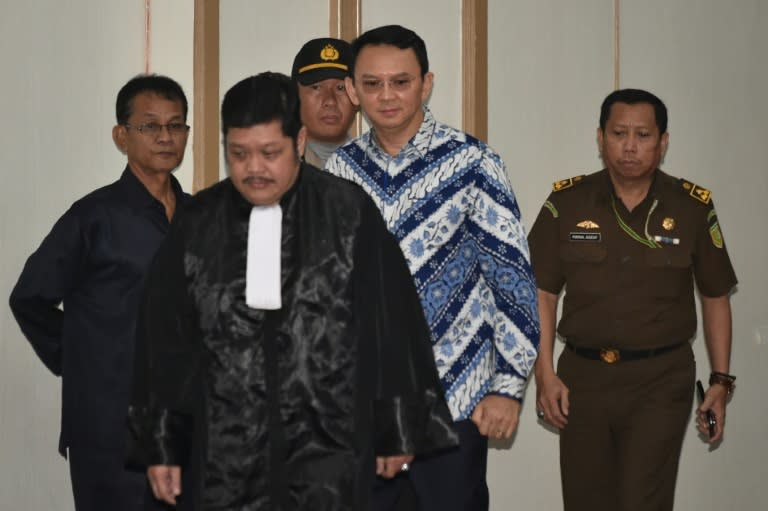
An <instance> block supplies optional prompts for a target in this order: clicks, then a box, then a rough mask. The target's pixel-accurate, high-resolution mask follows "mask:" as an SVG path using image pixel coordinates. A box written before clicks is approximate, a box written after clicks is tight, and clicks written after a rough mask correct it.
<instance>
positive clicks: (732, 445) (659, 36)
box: [621, 0, 768, 511]
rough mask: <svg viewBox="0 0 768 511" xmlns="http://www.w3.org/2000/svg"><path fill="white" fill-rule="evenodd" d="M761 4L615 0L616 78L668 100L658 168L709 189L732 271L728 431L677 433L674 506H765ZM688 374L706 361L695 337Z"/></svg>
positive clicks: (767, 377) (766, 279)
mask: <svg viewBox="0 0 768 511" xmlns="http://www.w3.org/2000/svg"><path fill="white" fill-rule="evenodd" d="M767 24H768V4H766V2H764V1H763V0H735V1H732V2H718V1H716V0H706V1H701V0H676V1H675V2H669V1H664V0H650V1H646V2H642V3H639V2H622V23H621V34H622V44H621V53H622V63H621V70H622V73H621V85H622V87H640V88H647V89H649V90H651V91H653V92H654V93H656V94H657V95H659V96H660V97H661V98H662V99H663V100H664V101H665V103H666V104H667V107H668V109H669V115H670V123H669V131H670V147H669V153H668V155H667V158H666V161H665V162H664V164H663V166H662V167H663V168H664V169H665V170H667V171H668V172H670V173H671V174H673V175H677V176H681V177H685V178H687V179H689V180H691V181H693V182H695V183H697V184H700V185H702V186H705V187H707V188H710V189H712V190H713V200H714V202H715V204H716V205H717V211H718V216H719V221H720V224H721V226H722V228H723V233H724V236H725V240H726V243H727V246H728V251H729V253H730V255H731V259H732V261H733V264H734V266H735V268H736V274H737V276H738V277H739V280H740V281H741V284H740V285H739V287H738V291H737V292H736V293H735V294H734V295H733V297H732V305H733V317H734V325H733V332H734V335H733V339H734V347H733V357H732V361H731V372H732V373H733V374H736V375H737V376H738V378H739V379H738V384H739V385H738V390H737V391H736V393H735V394H734V396H733V399H732V401H731V403H730V405H729V407H728V419H727V420H728V424H727V428H726V433H725V439H724V441H723V442H722V444H721V445H720V446H718V447H717V448H716V449H715V450H714V451H712V452H709V451H708V448H707V446H706V445H705V444H703V443H702V442H701V441H700V440H699V438H698V436H697V435H696V433H695V431H694V429H693V425H691V426H690V430H689V432H688V435H687V436H686V439H685V444H684V446H683V453H682V458H681V462H680V475H679V478H678V489H677V497H676V507H675V509H680V510H682V511H686V510H694V509H764V508H765V502H766V500H768V486H767V485H766V482H765V481H766V476H767V475H768V470H767V469H766V466H768V465H766V461H765V460H766V459H767V458H768V442H766V439H765V433H766V423H768V406H766V404H765V397H764V394H765V389H766V388H767V387H768V371H766V367H768V298H767V295H766V289H768V272H767V271H766V269H765V261H766V260H768V230H767V229H766V228H765V226H764V225H763V224H764V222H765V219H766V218H768V201H767V200H766V197H767V196H768V163H766V157H765V152H766V144H767V143H768V102H766V100H765V93H766V91H768V67H766V65H765V62H766V58H765V50H766V48H768V32H766V30H765V27H766V25H767ZM694 352H695V354H696V359H697V361H698V364H697V374H698V376H699V377H700V378H701V379H702V380H706V379H707V376H708V374H709V363H708V360H707V355H706V349H705V346H704V340H703V335H702V334H701V332H699V334H698V335H697V338H696V341H695V342H694Z"/></svg>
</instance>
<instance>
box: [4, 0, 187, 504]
mask: <svg viewBox="0 0 768 511" xmlns="http://www.w3.org/2000/svg"><path fill="white" fill-rule="evenodd" d="M152 4H153V6H154V7H155V8H154V9H153V12H154V16H153V20H152V27H153V35H152V39H153V52H152V53H153V68H152V70H154V71H156V72H159V73H165V74H169V75H170V76H172V77H174V78H176V79H177V80H179V81H180V82H181V84H182V86H183V87H184V89H185V92H186V93H187V96H188V97H189V99H190V100H191V98H192V13H193V11H192V1H191V0H162V1H155V2H152ZM0 8H1V9H2V16H0V62H2V63H3V69H2V94H0V112H2V115H3V122H2V123H1V124H0V254H2V255H1V256H0V257H1V258H2V259H0V261H1V262H2V264H0V300H2V304H6V303H7V299H8V296H9V295H10V292H11V288H12V287H13V285H14V284H15V282H16V278H17V277H18V275H19V273H20V271H21V268H22V266H23V264H24V261H25V260H26V258H27V256H28V255H29V254H30V253H31V252H32V251H33V250H34V249H35V248H37V246H38V245H39V244H40V241H41V240H42V238H43V237H44V236H45V235H46V234H47V233H48V231H49V230H50V228H51V227H52V225H53V222H54V221H55V220H56V219H57V218H58V217H59V216H60V215H61V214H62V213H63V212H64V211H65V210H66V209H67V208H68V207H69V205H70V204H71V203H72V202H73V201H74V200H76V199H77V198H79V197H81V196H82V195H84V194H86V193H88V192H89V191H91V190H93V189H95V188H97V187H99V186H102V185H104V184H107V183H109V182H112V181H114V180H116V179H117V178H118V177H119V176H120V173H121V172H122V170H123V168H124V166H125V159H124V157H123V155H121V154H120V153H119V152H118V150H117V149H116V148H115V147H114V145H113V143H112V138H111V130H112V126H113V125H114V123H115V113H114V108H115V96H116V95H117V91H118V90H119V89H120V87H121V86H122V85H123V84H124V83H125V82H126V81H127V80H128V79H130V78H131V77H132V76H134V75H136V74H138V73H140V72H143V71H144V1H143V0H131V1H127V0H109V1H105V0H79V1H78V2H54V1H48V0H25V1H23V2H21V1H11V0H2V1H1V2H0ZM190 148H191V145H190ZM191 154H192V152H191V150H190V149H188V152H187V162H186V164H185V165H184V167H183V168H182V169H180V171H179V172H178V173H177V175H178V176H179V178H180V180H181V181H182V186H184V187H186V188H187V189H189V188H190V187H191ZM59 407H60V382H59V380H58V379H57V378H55V377H54V376H53V375H52V374H50V373H49V372H48V371H47V370H46V369H45V367H44V366H43V365H42V364H41V363H40V362H39V360H37V358H36V356H35V355H34V353H33V351H32V349H31V348H30V347H29V345H28V343H27V341H26V340H25V339H24V338H23V336H22V335H21V333H20V332H19V329H18V327H17V326H16V323H15V321H14V320H13V318H12V316H11V313H10V310H9V309H8V307H7V306H6V305H3V306H2V307H0V509H4V510H6V509H7V510H24V511H38V510H39V511H43V510H49V509H55V510H64V511H66V510H68V509H72V508H73V506H72V504H71V491H70V487H69V473H68V466H67V463H66V461H65V460H64V459H63V458H61V457H60V456H59V455H58V453H57V446H58V431H59Z"/></svg>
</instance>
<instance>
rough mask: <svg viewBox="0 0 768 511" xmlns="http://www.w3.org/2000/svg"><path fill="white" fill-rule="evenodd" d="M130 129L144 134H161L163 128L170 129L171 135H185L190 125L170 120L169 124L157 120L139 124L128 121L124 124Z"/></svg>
mask: <svg viewBox="0 0 768 511" xmlns="http://www.w3.org/2000/svg"><path fill="white" fill-rule="evenodd" d="M123 126H125V127H126V128H128V129H131V128H133V129H135V130H136V131H138V132H140V133H143V134H144V135H150V136H151V135H159V134H160V132H161V131H162V130H163V128H165V129H167V130H168V133H170V134H171V135H183V134H184V133H186V132H188V131H189V125H187V124H184V123H181V122H169V123H168V124H160V123H157V122H145V123H144V124H139V125H138V126H131V125H130V124H128V123H125V124H123Z"/></svg>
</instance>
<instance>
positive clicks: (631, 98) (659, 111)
mask: <svg viewBox="0 0 768 511" xmlns="http://www.w3.org/2000/svg"><path fill="white" fill-rule="evenodd" d="M614 103H626V104H628V105H637V104H639V103H648V104H649V105H651V106H652V107H653V111H654V113H655V115H656V126H657V127H658V128H659V135H663V134H664V133H666V132H667V106H666V105H665V104H664V102H663V101H662V100H660V99H659V98H658V97H657V96H655V95H654V94H651V93H650V92H648V91H646V90H642V89H620V90H616V91H613V92H611V93H610V94H608V96H607V97H606V98H605V99H604V100H603V105H602V106H601V107H600V130H601V131H605V123H607V122H608V118H609V117H610V116H611V107H612V106H613V105H614Z"/></svg>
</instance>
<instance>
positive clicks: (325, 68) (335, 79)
mask: <svg viewBox="0 0 768 511" xmlns="http://www.w3.org/2000/svg"><path fill="white" fill-rule="evenodd" d="M351 57H352V50H351V48H350V46H349V43H348V42H346V41H342V40H341V39H334V38H331V37H321V38H319V39H312V40H311V41H308V42H307V43H306V44H305V45H304V46H302V47H301V50H299V53H297V54H296V57H295V58H294V60H293V69H292V71H291V78H292V79H293V80H294V81H295V82H296V83H297V84H298V86H299V99H300V101H301V122H302V123H303V124H304V126H305V127H306V128H307V147H306V149H305V151H304V161H306V162H307V163H309V164H310V165H313V166H315V167H317V168H320V169H322V168H323V167H325V162H326V160H327V159H328V157H330V156H331V154H333V152H334V151H335V150H336V148H338V147H339V146H340V145H342V144H344V143H346V142H347V141H348V140H349V128H350V126H351V125H352V122H353V121H354V120H355V112H357V108H356V107H355V106H354V105H353V104H352V102H351V101H350V100H349V96H347V91H346V89H345V87H344V78H346V77H347V76H349V64H350V59H351Z"/></svg>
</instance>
